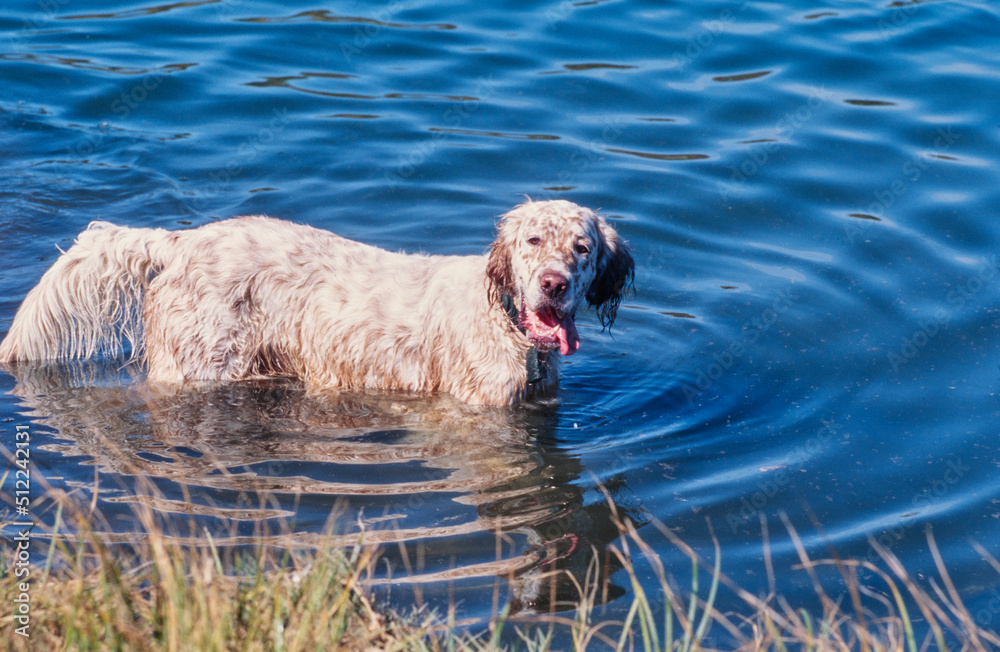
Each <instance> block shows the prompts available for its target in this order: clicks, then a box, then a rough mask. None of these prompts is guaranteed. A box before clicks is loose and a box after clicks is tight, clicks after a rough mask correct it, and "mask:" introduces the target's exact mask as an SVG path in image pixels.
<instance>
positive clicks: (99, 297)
mask: <svg viewBox="0 0 1000 652" xmlns="http://www.w3.org/2000/svg"><path fill="white" fill-rule="evenodd" d="M171 242H172V240H171V238H170V234H169V232H167V231H166V230H164V229H132V228H126V227H120V226H115V225H114V224H109V223H108V222H93V223H92V224H91V225H90V226H89V227H87V230H86V231H84V232H83V233H81V234H80V235H79V237H78V238H77V240H76V242H75V243H74V244H73V246H72V247H70V248H69V250H68V251H66V252H64V253H63V255H62V256H60V257H59V259H58V260H56V262H55V264H54V265H52V267H51V268H50V269H49V270H48V271H47V272H45V274H44V275H43V276H42V279H41V280H40V281H39V282H38V285H37V286H35V288H34V289H33V290H31V292H29V293H28V296H27V297H26V298H25V299H24V303H22V304H21V308H20V309H19V310H18V311H17V314H16V315H15V316H14V322H13V324H11V327H10V332H9V333H7V337H6V338H5V339H4V341H3V342H2V343H0V362H14V361H16V360H55V359H60V358H82V357H89V356H91V355H93V354H94V353H98V352H107V353H111V354H118V353H121V352H122V338H123V337H124V339H126V340H128V342H129V344H130V345H131V350H132V355H133V356H135V355H136V354H137V353H138V351H139V349H140V347H141V345H142V338H143V321H142V304H143V297H144V295H145V292H146V288H147V286H148V285H149V282H150V280H151V279H152V278H153V276H154V275H155V274H156V273H157V272H158V271H160V270H161V269H162V268H163V266H164V265H165V264H166V263H167V261H168V260H169V258H170V256H169V254H170V249H171V247H170V243H171Z"/></svg>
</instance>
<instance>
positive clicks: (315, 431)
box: [7, 362, 644, 613]
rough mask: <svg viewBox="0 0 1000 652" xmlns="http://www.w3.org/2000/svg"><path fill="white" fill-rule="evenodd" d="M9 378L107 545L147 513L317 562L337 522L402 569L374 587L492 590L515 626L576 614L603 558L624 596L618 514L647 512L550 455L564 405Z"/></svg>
mask: <svg viewBox="0 0 1000 652" xmlns="http://www.w3.org/2000/svg"><path fill="white" fill-rule="evenodd" d="M7 370H8V371H9V372H10V373H11V374H13V375H14V377H15V379H16V381H17V384H16V387H15V389H14V391H13V393H14V394H15V395H17V396H18V398H19V400H20V402H21V403H22V405H23V406H25V407H27V408H29V409H30V412H29V413H28V415H29V416H30V417H31V418H32V419H33V420H34V421H35V422H36V423H37V424H39V425H41V426H45V427H48V428H51V429H52V430H54V431H55V432H57V433H58V439H57V440H56V443H53V444H49V445H46V446H44V447H43V448H44V450H40V451H38V452H37V455H40V456H47V459H45V460H43V465H44V466H48V467H49V468H51V469H58V470H59V471H60V473H62V474H63V475H64V477H66V478H67V479H68V482H67V484H68V486H72V487H75V488H76V489H75V491H76V496H77V498H76V500H78V501H79V502H81V503H90V502H91V501H96V503H97V505H98V506H99V507H100V510H101V511H102V513H104V514H105V518H106V520H107V523H109V524H110V528H111V530H112V531H110V532H107V533H106V534H107V536H108V537H109V538H112V539H114V538H116V537H120V538H124V539H127V538H128V537H130V536H134V534H135V533H134V532H130V531H128V530H129V529H134V528H135V527H136V526H135V520H134V519H130V518H129V514H130V513H134V508H135V507H136V505H137V504H139V505H141V506H144V507H150V508H152V510H153V511H154V512H155V513H156V514H157V518H158V520H160V521H161V522H162V523H163V524H164V529H165V531H169V532H172V533H174V535H175V536H176V537H178V538H180V539H182V540H185V541H194V542H196V543H197V539H198V538H199V537H204V533H205V532H209V533H210V534H211V535H212V538H213V542H214V544H215V545H217V546H222V547H225V546H229V547H239V546H251V545H258V544H259V543H260V542H261V540H263V541H264V542H265V544H266V545H273V546H276V547H280V548H309V547H313V546H318V545H321V543H322V542H323V541H324V540H327V541H328V540H329V537H330V536H331V535H329V534H328V532H327V531H326V530H325V526H326V525H327V521H328V518H329V516H330V514H331V512H332V511H336V512H337V514H339V521H338V523H337V530H336V532H337V533H336V534H335V535H332V536H333V538H334V540H335V541H336V542H337V543H338V544H342V545H352V544H354V543H356V542H357V541H358V538H359V530H360V529H364V535H363V540H364V541H365V542H366V543H369V544H379V545H380V546H381V547H382V549H383V562H384V564H383V566H384V567H386V568H392V569H393V570H392V572H391V573H387V577H383V578H376V582H379V581H381V582H388V581H390V579H389V577H388V575H391V581H393V582H406V583H409V584H424V585H426V584H427V583H433V582H443V581H448V582H456V581H462V580H468V579H470V578H477V577H478V578H485V577H498V578H501V579H502V580H507V587H508V593H509V597H510V604H511V610H512V612H513V613H519V612H522V613H523V612H545V611H550V610H555V609H561V608H564V607H566V608H568V607H571V606H572V605H574V604H575V603H576V602H577V601H578V600H579V597H580V596H579V591H578V588H577V583H578V582H579V583H581V584H582V583H583V581H584V576H585V575H586V572H587V567H588V565H589V564H590V563H591V562H592V560H593V559H594V555H595V554H596V555H597V556H598V560H599V566H600V569H601V570H600V581H601V582H602V586H603V589H602V591H601V597H603V598H605V599H611V598H614V597H618V596H619V595H620V594H621V593H622V592H623V590H622V589H621V588H619V587H617V586H615V585H614V584H612V583H611V582H610V581H609V580H610V575H611V574H612V573H613V572H615V571H616V570H618V569H619V566H618V565H617V563H616V561H615V559H614V557H613V556H611V555H607V554H606V553H605V551H606V548H607V546H608V544H609V543H610V542H612V541H613V540H615V539H616V538H617V537H618V536H619V531H618V529H617V528H616V527H615V526H614V524H613V522H612V519H611V518H610V516H611V510H612V509H615V508H619V509H621V510H624V515H626V516H628V517H630V518H631V519H632V520H633V521H639V522H640V523H641V522H643V521H644V519H643V518H642V511H641V509H640V508H638V507H637V506H636V505H635V504H634V501H632V500H629V499H628V496H629V492H628V488H627V486H626V483H625V481H624V480H623V479H621V478H616V479H613V480H612V481H610V482H607V483H606V484H607V492H608V493H607V496H610V498H606V496H605V495H604V494H602V493H601V492H599V491H597V490H595V489H594V488H590V489H588V488H587V486H586V485H588V484H592V482H590V481H589V478H588V477H587V473H586V471H585V469H584V468H583V467H582V465H581V464H580V461H579V459H578V458H577V457H576V456H574V455H573V454H572V452H571V451H569V450H567V449H565V448H563V447H560V446H559V444H558V443H557V442H556V440H555V437H554V432H555V427H556V423H557V421H558V408H557V407H555V406H543V405H528V406H522V407H519V408H516V409H513V410H512V409H507V408H481V407H470V406H468V405H465V404H463V403H460V402H458V401H456V400H454V399H452V398H450V397H448V396H447V395H441V396H434V397H426V396H414V395H406V394H385V393H367V394H357V393H354V394H343V393H329V394H316V393H307V392H306V391H305V390H304V389H303V388H302V387H301V386H299V385H297V384H294V383H291V382H282V381H275V380H269V381H266V382H260V383H252V382H244V383H239V384H216V385H206V386H201V387H194V388H187V389H184V390H182V391H178V390H177V389H176V388H169V389H166V388H159V387H156V386H154V385H151V384H147V383H145V382H144V380H143V378H142V376H141V373H140V372H139V371H137V370H134V369H132V368H130V367H124V368H119V367H117V366H115V365H114V364H113V363H108V362H101V363H98V362H79V363H63V364H57V365H23V364H19V365H16V366H11V367H8V368H7ZM74 458H76V459H79V458H84V459H86V460H93V462H92V464H93V465H96V466H97V472H96V476H97V480H96V481H95V482H93V483H88V482H87V478H88V477H89V478H91V479H92V478H93V477H94V475H95V472H94V470H93V469H92V468H89V467H88V468H87V469H85V470H80V469H79V468H77V469H76V470H74V469H71V468H67V465H68V464H79V462H77V461H71V460H74ZM95 494H96V496H95ZM335 505H336V506H337V507H336V509H335V507H334V506H335ZM276 523H281V524H282V525H280V526H279V525H275V524H276ZM498 542H499V543H498ZM570 574H572V575H573V576H575V578H576V580H577V581H576V582H575V581H574V580H573V579H571V578H570V577H569V575H570Z"/></svg>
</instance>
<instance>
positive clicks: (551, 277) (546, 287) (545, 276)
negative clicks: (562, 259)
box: [541, 271, 569, 299]
mask: <svg viewBox="0 0 1000 652" xmlns="http://www.w3.org/2000/svg"><path fill="white" fill-rule="evenodd" d="M541 281H542V292H544V293H545V296H547V297H548V298H550V299H558V298H559V297H561V296H562V295H564V294H566V289H567V288H568V287H569V279H567V278H566V277H565V276H563V275H562V274H560V273H559V272H552V271H548V272H542V278H541Z"/></svg>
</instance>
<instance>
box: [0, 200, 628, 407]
mask: <svg viewBox="0 0 1000 652" xmlns="http://www.w3.org/2000/svg"><path fill="white" fill-rule="evenodd" d="M633 278H634V262H633V260H632V256H631V254H630V253H629V250H628V247H627V245H626V244H625V243H624V242H623V241H622V240H621V239H620V238H619V237H618V235H617V233H616V232H615V231H614V229H613V228H612V227H611V226H609V225H608V223H607V222H606V221H605V220H604V218H603V217H602V216H600V215H598V214H597V213H595V212H594V211H591V210H589V209H586V208H583V207H581V206H577V205H576V204H573V203H571V202H568V201H562V200H557V201H528V202H527V203H525V204H522V205H520V206H518V207H516V208H515V209H514V210H512V211H510V212H509V213H507V214H506V215H505V216H503V218H502V220H501V221H500V223H499V225H498V227H497V239H496V241H495V242H494V243H493V244H492V246H491V247H490V249H489V252H488V253H487V254H486V255H483V256H426V255H413V254H403V253H393V252H390V251H385V250H383V249H379V248H376V247H372V246H369V245H365V244H361V243H358V242H354V241H351V240H347V239H345V238H342V237H340V236H337V235H334V234H332V233H330V232H327V231H322V230H319V229H315V228H312V227H309V226H302V225H299V224H292V223H290V222H285V221H281V220H277V219H272V218H268V217H262V216H250V217H238V218H234V219H230V220H224V221H220V222H215V223H212V224H207V225H205V226H202V227H199V228H195V229H189V230H183V231H166V230H164V229H148V228H127V227H120V226H115V225H113V224H109V223H107V222H95V223H93V224H91V225H90V227H88V228H87V230H86V231H84V232H83V233H81V234H80V235H79V237H78V239H77V241H76V243H75V244H74V245H73V246H72V247H70V249H69V250H68V251H66V252H65V253H64V254H63V255H62V256H60V257H59V259H58V260H56V262H55V264H54V265H53V266H52V268H51V269H49V270H48V271H47V272H46V273H45V275H44V276H42V279H41V281H39V283H38V286H37V287H35V288H34V289H33V290H32V291H31V292H30V293H29V294H28V296H27V297H26V298H25V300H24V303H23V304H22V305H21V307H20V309H19V310H18V312H17V315H16V316H15V317H14V321H13V324H12V325H11V328H10V332H9V333H8V334H7V337H6V339H4V341H3V342H2V343H0V362H8V363H9V362H14V361H18V360H50V359H58V358H74V357H89V356H91V355H93V354H95V353H98V352H101V351H104V352H109V353H112V354H118V353H120V352H121V351H122V349H123V343H122V338H123V336H124V338H125V339H127V340H128V341H129V342H130V343H131V350H132V355H133V356H139V357H141V358H142V359H143V360H144V362H145V364H146V367H147V370H148V376H149V381H150V382H151V383H182V382H185V381H199V380H202V381H213V380H214V381H219V380H221V381H231V380H241V379H249V378H257V377H263V376H294V377H298V378H301V379H303V380H304V381H305V383H306V385H307V386H308V387H331V388H343V389H361V388H378V389H396V390H410V391H417V392H435V391H437V392H447V393H450V394H452V395H453V396H455V397H457V398H458V399H460V400H462V401H465V402H468V403H474V404H483V405H510V404H513V403H516V402H517V401H520V400H522V399H524V398H525V397H526V396H529V395H532V394H535V393H539V392H544V391H547V390H548V389H550V388H552V387H554V386H555V384H556V383H557V382H558V367H557V362H558V355H557V354H562V355H572V354H573V353H575V352H576V350H577V349H578V348H579V346H580V336H579V334H578V333H577V329H576V325H575V322H574V318H575V316H576V311H577V308H578V307H579V306H580V305H581V304H582V303H583V302H584V301H586V302H587V303H588V304H590V305H592V306H596V307H597V312H598V315H599V316H600V319H601V323H602V325H603V326H605V327H610V326H611V324H612V323H613V322H614V320H615V314H616V312H617V309H618V305H619V303H620V301H621V299H622V294H623V292H625V291H626V290H627V289H628V288H629V287H631V285H632V282H633Z"/></svg>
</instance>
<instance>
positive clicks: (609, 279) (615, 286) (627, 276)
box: [587, 218, 635, 329]
mask: <svg viewBox="0 0 1000 652" xmlns="http://www.w3.org/2000/svg"><path fill="white" fill-rule="evenodd" d="M600 229H601V236H602V238H603V240H604V246H603V247H602V249H603V256H602V260H601V262H600V268H599V271H598V273H597V278H595V279H594V282H593V283H591V284H590V288H589V289H588V290H587V303H589V304H590V305H592V306H596V307H597V315H598V317H600V318H601V326H603V327H604V328H606V329H608V328H611V325H612V324H614V323H615V317H616V316H617V315H618V305H619V304H620V303H621V302H622V296H624V295H625V293H627V292H628V291H629V290H632V291H634V290H635V285H634V282H635V261H634V260H633V259H632V253H631V252H630V251H629V249H628V245H626V244H625V242H624V241H623V240H622V239H621V238H619V237H618V234H617V233H615V230H614V229H613V228H611V227H610V226H609V225H608V224H607V223H606V222H605V221H604V219H603V218H601V222H600Z"/></svg>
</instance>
